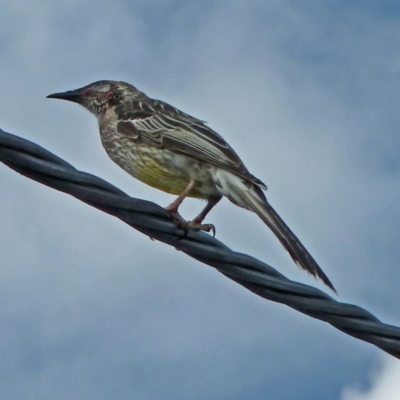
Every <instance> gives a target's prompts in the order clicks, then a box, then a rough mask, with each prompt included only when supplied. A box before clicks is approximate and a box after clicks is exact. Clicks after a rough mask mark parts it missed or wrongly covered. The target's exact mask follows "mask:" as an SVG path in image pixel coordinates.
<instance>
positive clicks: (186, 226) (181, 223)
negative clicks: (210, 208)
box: [165, 207, 215, 237]
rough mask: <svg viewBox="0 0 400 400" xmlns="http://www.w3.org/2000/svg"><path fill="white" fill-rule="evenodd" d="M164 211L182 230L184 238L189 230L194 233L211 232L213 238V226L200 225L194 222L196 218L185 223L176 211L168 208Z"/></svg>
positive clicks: (196, 221)
mask: <svg viewBox="0 0 400 400" xmlns="http://www.w3.org/2000/svg"><path fill="white" fill-rule="evenodd" d="M165 209H166V210H167V211H168V212H169V213H170V214H171V216H172V218H173V219H174V221H175V222H176V223H177V224H178V225H179V227H180V228H181V229H183V231H184V232H185V236H186V235H187V234H188V232H189V228H192V229H193V230H195V231H204V232H212V234H213V237H215V226H214V225H213V224H202V223H201V222H199V221H198V220H196V218H195V219H194V220H193V221H186V219H185V218H183V217H182V215H180V214H179V212H178V211H177V210H173V209H171V208H169V207H165Z"/></svg>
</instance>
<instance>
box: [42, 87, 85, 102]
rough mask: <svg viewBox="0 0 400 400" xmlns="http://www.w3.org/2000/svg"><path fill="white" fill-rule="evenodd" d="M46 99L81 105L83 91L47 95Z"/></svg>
mask: <svg viewBox="0 0 400 400" xmlns="http://www.w3.org/2000/svg"><path fill="white" fill-rule="evenodd" d="M46 98H47V99H61V100H68V101H73V102H74V103H78V104H81V103H82V100H83V91H82V89H76V90H68V91H67V92H61V93H53V94H49V95H48V96H46Z"/></svg>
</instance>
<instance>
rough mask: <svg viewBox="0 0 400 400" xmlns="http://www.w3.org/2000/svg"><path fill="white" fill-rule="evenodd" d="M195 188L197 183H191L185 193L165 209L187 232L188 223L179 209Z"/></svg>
mask: <svg viewBox="0 0 400 400" xmlns="http://www.w3.org/2000/svg"><path fill="white" fill-rule="evenodd" d="M195 186H196V181H190V182H189V185H187V186H186V188H185V189H184V191H183V192H182V193H181V194H180V195H179V196H178V197H177V198H176V199H175V200H174V201H173V202H172V203H171V204H169V205H168V206H167V207H165V209H166V210H167V211H169V212H170V213H171V215H172V216H173V217H174V219H175V221H177V222H178V223H179V225H180V226H181V227H182V229H184V230H185V231H187V229H188V222H187V221H186V220H185V219H184V218H183V217H182V216H181V215H180V214H179V212H178V208H179V206H180V205H181V204H182V201H183V200H185V198H186V197H187V196H188V194H189V193H190V192H191V191H192V190H193V188H194V187H195Z"/></svg>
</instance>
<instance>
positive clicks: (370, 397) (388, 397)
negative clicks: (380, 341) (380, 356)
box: [341, 358, 400, 400]
mask: <svg viewBox="0 0 400 400" xmlns="http://www.w3.org/2000/svg"><path fill="white" fill-rule="evenodd" d="M370 381H371V382H370V388H368V389H362V388H359V387H357V386H356V385H351V386H349V387H347V388H346V389H345V390H344V391H343V394H342V397H341V399H342V400H398V398H399V396H400V363H399V361H398V360H396V359H394V358H386V359H385V361H384V363H383V365H382V367H381V368H380V370H379V371H376V370H374V371H373V372H372V373H371V379H370Z"/></svg>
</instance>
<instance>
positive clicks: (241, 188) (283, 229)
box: [217, 171, 337, 293]
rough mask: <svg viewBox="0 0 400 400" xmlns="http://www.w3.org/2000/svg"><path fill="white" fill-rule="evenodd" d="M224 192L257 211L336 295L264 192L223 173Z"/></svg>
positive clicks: (301, 264)
mask: <svg viewBox="0 0 400 400" xmlns="http://www.w3.org/2000/svg"><path fill="white" fill-rule="evenodd" d="M217 178H218V182H219V184H220V187H221V192H223V193H222V194H224V195H225V196H226V197H228V199H229V200H231V201H232V202H233V203H235V204H236V205H238V206H240V207H243V208H245V209H247V210H250V211H253V212H255V213H256V214H257V215H258V216H259V217H260V218H261V219H262V220H263V221H264V223H265V224H266V225H267V226H268V227H269V228H270V229H271V230H272V232H273V233H274V234H275V236H276V237H277V238H278V239H279V241H280V242H281V243H282V245H283V247H284V248H285V249H286V250H287V251H288V252H289V254H290V256H291V257H292V259H293V260H294V262H295V263H296V264H297V265H298V266H299V267H300V268H302V269H304V270H305V271H307V272H308V273H310V274H311V275H313V276H315V277H318V278H320V279H321V280H322V282H324V283H325V285H327V286H329V287H330V288H331V289H332V290H333V291H334V292H335V293H337V292H336V289H335V288H334V286H333V285H332V283H331V281H330V280H329V278H328V277H327V276H326V275H325V273H324V271H322V269H321V268H320V266H319V265H318V264H317V262H316V261H315V260H314V258H313V257H312V255H311V254H310V253H309V252H308V251H307V249H306V248H305V247H304V246H303V244H302V243H301V242H300V240H299V239H298V238H297V236H296V235H295V234H294V233H293V232H292V231H291V230H290V228H289V227H288V226H287V225H286V224H285V222H284V221H283V220H282V218H281V217H280V216H279V215H278V213H277V212H276V211H275V210H274V209H273V208H272V206H271V205H270V204H269V203H268V201H267V199H266V197H265V195H264V193H263V192H262V190H261V189H260V188H259V187H258V186H257V185H255V184H254V183H252V182H249V181H245V180H244V179H243V178H240V177H238V176H237V175H233V174H231V173H229V172H226V171H223V172H222V173H219V174H218V175H217Z"/></svg>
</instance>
